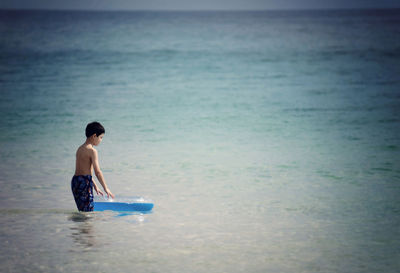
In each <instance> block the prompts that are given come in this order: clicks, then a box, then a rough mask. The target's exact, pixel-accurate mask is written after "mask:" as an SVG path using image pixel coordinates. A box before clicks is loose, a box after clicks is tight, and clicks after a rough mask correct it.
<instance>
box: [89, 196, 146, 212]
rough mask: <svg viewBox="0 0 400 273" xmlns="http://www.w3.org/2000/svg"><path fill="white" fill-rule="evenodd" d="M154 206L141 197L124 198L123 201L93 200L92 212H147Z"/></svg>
mask: <svg viewBox="0 0 400 273" xmlns="http://www.w3.org/2000/svg"><path fill="white" fill-rule="evenodd" d="M153 207H154V204H153V202H152V201H151V200H146V199H144V198H142V197H136V198H124V199H120V198H119V199H114V200H112V199H111V200H107V199H103V200H101V199H97V200H96V199H95V200H94V211H106V210H112V211H132V212H135V211H137V212H149V211H151V210H152V209H153Z"/></svg>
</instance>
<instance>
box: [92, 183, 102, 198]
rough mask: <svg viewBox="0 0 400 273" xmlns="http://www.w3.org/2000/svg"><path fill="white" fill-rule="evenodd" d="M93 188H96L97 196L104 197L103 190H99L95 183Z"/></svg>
mask: <svg viewBox="0 0 400 273" xmlns="http://www.w3.org/2000/svg"><path fill="white" fill-rule="evenodd" d="M93 186H94V190H95V191H96V193H97V195H101V196H104V194H103V192H102V191H101V190H99V188H98V187H97V185H96V184H95V183H93Z"/></svg>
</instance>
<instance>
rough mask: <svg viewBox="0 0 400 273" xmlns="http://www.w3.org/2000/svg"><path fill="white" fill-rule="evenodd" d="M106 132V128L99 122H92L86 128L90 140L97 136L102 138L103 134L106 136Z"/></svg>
mask: <svg viewBox="0 0 400 273" xmlns="http://www.w3.org/2000/svg"><path fill="white" fill-rule="evenodd" d="M105 132H106V131H105V130H104V127H103V126H102V125H101V124H100V123H99V122H97V121H94V122H91V123H89V124H88V125H87V126H86V130H85V133H86V137H87V138H89V137H91V136H93V135H94V134H96V137H98V136H100V135H101V134H104V133H105Z"/></svg>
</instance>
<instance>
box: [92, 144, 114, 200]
mask: <svg viewBox="0 0 400 273" xmlns="http://www.w3.org/2000/svg"><path fill="white" fill-rule="evenodd" d="M92 162H93V169H94V173H95V174H96V177H97V179H98V180H99V182H100V184H101V185H102V186H103V188H104V191H105V192H106V194H107V197H110V196H111V197H112V198H114V194H112V192H111V191H110V190H109V189H108V187H107V184H106V181H105V180H104V176H103V172H102V171H101V170H100V165H99V157H98V155H97V151H96V150H95V149H93V159H92Z"/></svg>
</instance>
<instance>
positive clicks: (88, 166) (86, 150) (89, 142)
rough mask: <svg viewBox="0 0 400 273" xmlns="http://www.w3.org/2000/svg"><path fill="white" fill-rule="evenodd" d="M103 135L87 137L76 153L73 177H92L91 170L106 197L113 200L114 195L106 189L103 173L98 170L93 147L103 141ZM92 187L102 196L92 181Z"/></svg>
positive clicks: (98, 166) (95, 152) (97, 159)
mask: <svg viewBox="0 0 400 273" xmlns="http://www.w3.org/2000/svg"><path fill="white" fill-rule="evenodd" d="M103 137H104V134H101V135H99V136H96V134H93V135H92V136H90V137H88V138H87V139H86V141H85V143H83V144H82V145H81V146H80V147H79V148H78V150H77V151H76V166H75V175H92V173H93V169H94V173H95V174H96V177H97V179H98V180H99V182H100V184H101V185H102V186H103V189H104V191H105V193H106V194H107V197H108V198H110V196H111V197H112V198H114V194H112V192H111V191H110V190H109V189H108V187H107V184H106V181H105V179H104V176H103V173H102V171H101V170H100V165H99V157H98V154H97V151H96V149H95V148H94V147H93V146H97V145H99V144H100V143H101V141H102V140H103ZM93 187H94V190H95V191H96V193H97V194H100V195H103V192H102V191H101V190H100V189H99V188H98V187H97V185H96V183H94V181H93Z"/></svg>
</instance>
